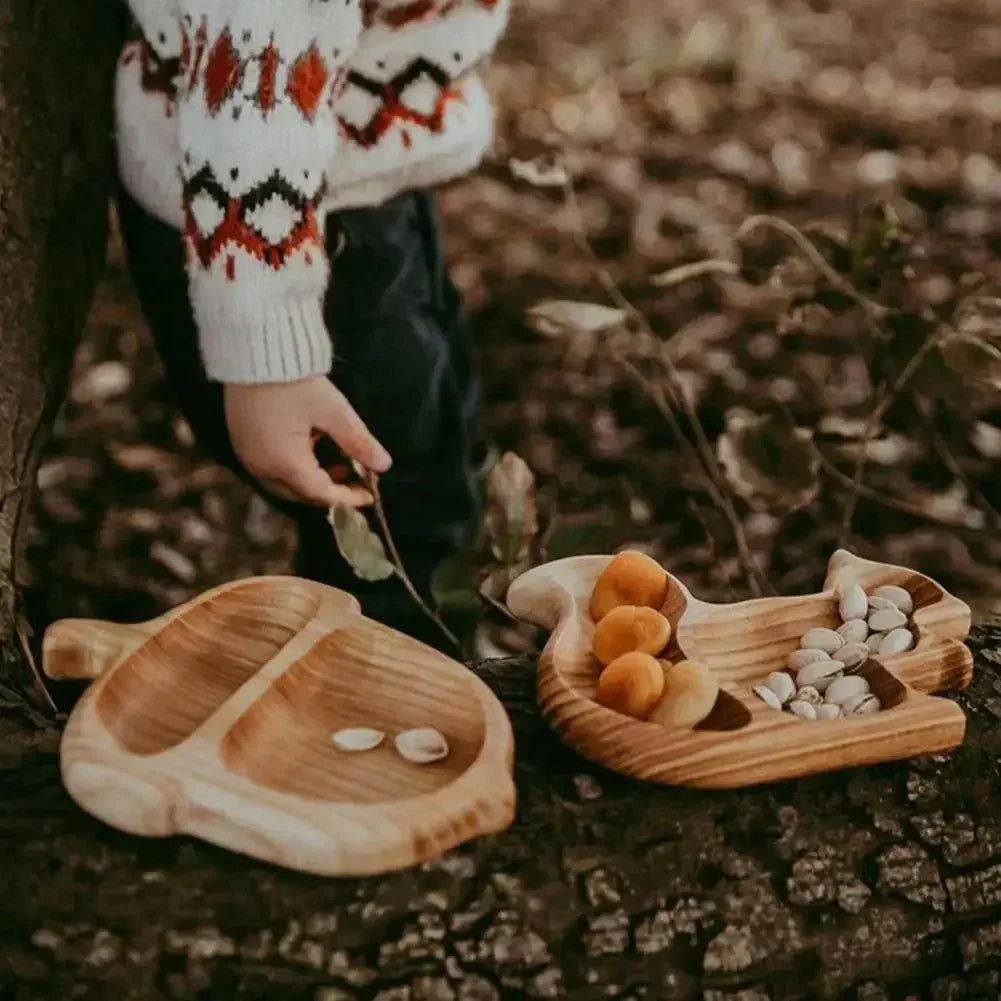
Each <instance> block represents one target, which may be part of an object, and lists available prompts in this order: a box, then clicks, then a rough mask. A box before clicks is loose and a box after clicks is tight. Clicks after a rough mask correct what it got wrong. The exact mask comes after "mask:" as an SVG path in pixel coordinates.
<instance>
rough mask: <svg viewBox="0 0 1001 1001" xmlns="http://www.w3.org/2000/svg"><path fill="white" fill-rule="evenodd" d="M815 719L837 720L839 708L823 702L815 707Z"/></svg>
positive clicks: (839, 712)
mask: <svg viewBox="0 0 1001 1001" xmlns="http://www.w3.org/2000/svg"><path fill="white" fill-rule="evenodd" d="M816 710H817V719H837V718H838V717H839V716H840V715H841V706H836V705H834V704H833V703H830V702H825V703H824V704H823V705H819V706H817V707H816Z"/></svg>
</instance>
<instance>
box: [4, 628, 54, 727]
mask: <svg viewBox="0 0 1001 1001" xmlns="http://www.w3.org/2000/svg"><path fill="white" fill-rule="evenodd" d="M14 628H15V630H16V632H17V638H18V641H19V642H20V644H21V652H22V653H23V654H24V659H25V660H26V661H27V662H28V666H29V667H30V668H31V673H32V674H33V675H34V676H35V684H36V685H37V686H38V689H39V691H40V692H41V693H42V695H43V696H44V697H45V701H46V702H47V703H48V706H49V708H50V709H51V710H52V712H53V713H54V714H58V713H59V707H58V706H57V705H56V703H55V699H53V698H52V695H51V694H50V692H49V689H48V687H47V686H46V684H45V679H44V678H43V677H42V672H41V671H40V670H39V669H38V663H37V661H36V660H35V656H34V654H33V653H32V652H31V644H30V643H29V642H28V633H27V630H26V629H25V627H24V620H23V619H22V618H21V617H20V616H18V617H17V619H16V622H15V625H14Z"/></svg>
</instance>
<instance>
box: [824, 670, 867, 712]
mask: <svg viewBox="0 0 1001 1001" xmlns="http://www.w3.org/2000/svg"><path fill="white" fill-rule="evenodd" d="M868 692H869V682H868V681H866V680H865V678H863V677H862V676H861V675H859V674H849V675H847V676H846V677H844V678H837V679H836V680H834V681H832V682H831V683H830V685H828V687H827V691H826V692H825V693H824V701H825V702H830V703H831V704H832V705H836V706H838V705H840V706H843V705H844V704H845V703H846V702H847V701H848V700H849V699H853V698H855V697H856V696H857V695H867V694H868Z"/></svg>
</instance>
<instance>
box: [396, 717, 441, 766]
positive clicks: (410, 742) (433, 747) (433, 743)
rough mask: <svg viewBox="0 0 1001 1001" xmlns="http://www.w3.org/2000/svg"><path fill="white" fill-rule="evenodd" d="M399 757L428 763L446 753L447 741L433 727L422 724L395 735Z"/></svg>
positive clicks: (437, 759) (415, 762) (424, 763)
mask: <svg viewBox="0 0 1001 1001" xmlns="http://www.w3.org/2000/svg"><path fill="white" fill-rule="evenodd" d="M396 750H397V751H399V752H400V757H402V758H406V759H407V761H412V762H414V764H417V765H429V764H431V763H432V762H434V761H441V759H442V758H444V757H446V756H447V755H448V741H447V740H445V738H444V737H443V736H442V734H440V733H439V732H438V731H437V730H435V729H434V727H430V726H422V727H418V728H417V729H415V730H404V731H403V733H398V734H397V735H396Z"/></svg>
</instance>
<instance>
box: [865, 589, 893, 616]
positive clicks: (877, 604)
mask: <svg viewBox="0 0 1001 1001" xmlns="http://www.w3.org/2000/svg"><path fill="white" fill-rule="evenodd" d="M887 608H897V606H896V605H895V604H894V603H893V602H892V601H890V599H889V598H881V597H880V596H879V595H878V594H877V595H871V596H870V597H869V614H870V615H871V614H872V613H873V612H879V611H883V610H884V609H887ZM897 611H900V609H899V608H898V609H897Z"/></svg>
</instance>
